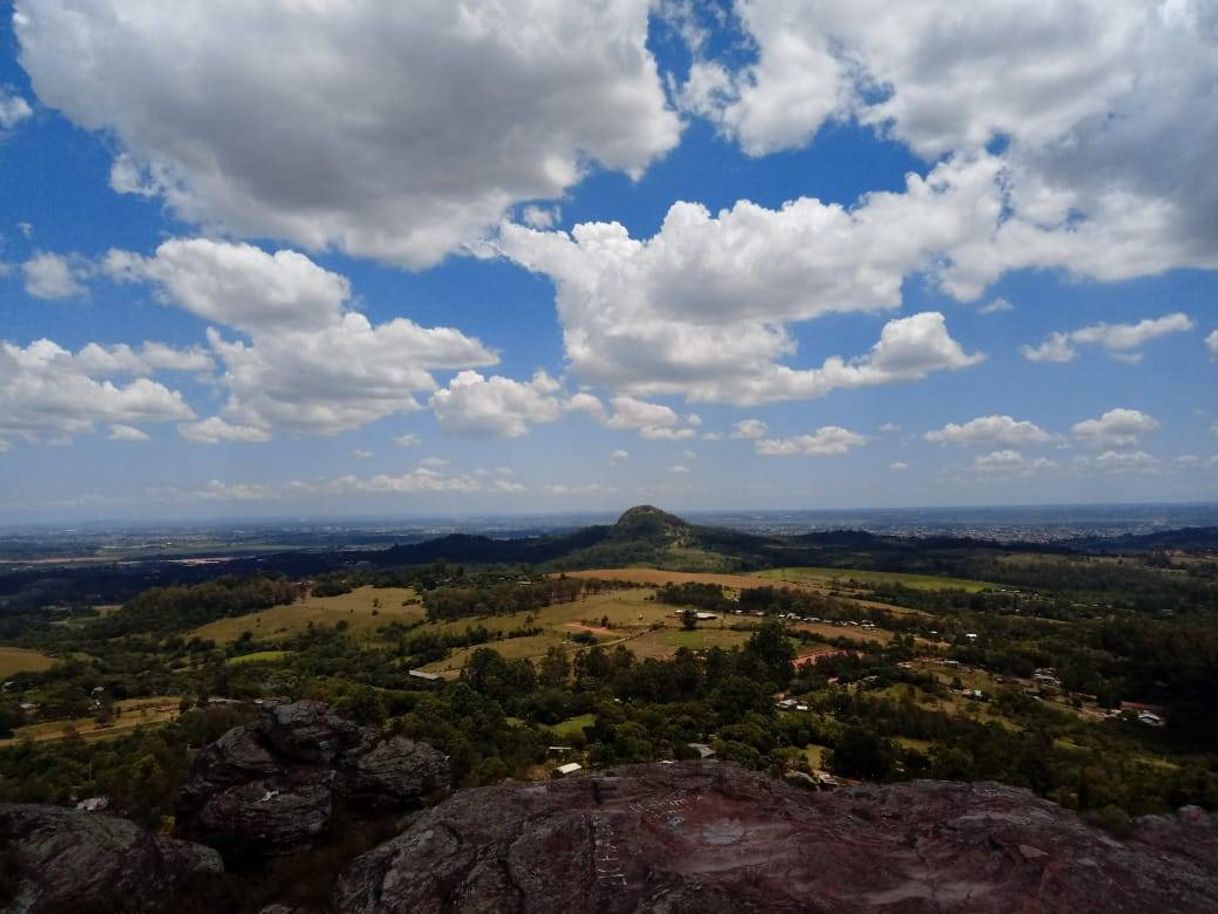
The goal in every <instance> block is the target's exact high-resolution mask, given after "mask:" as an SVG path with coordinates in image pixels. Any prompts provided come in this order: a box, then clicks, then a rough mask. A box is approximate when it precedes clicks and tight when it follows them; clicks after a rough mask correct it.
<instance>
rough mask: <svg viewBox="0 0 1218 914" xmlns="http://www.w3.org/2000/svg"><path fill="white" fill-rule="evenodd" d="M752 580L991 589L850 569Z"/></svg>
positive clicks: (766, 574) (761, 574)
mask: <svg viewBox="0 0 1218 914" xmlns="http://www.w3.org/2000/svg"><path fill="white" fill-rule="evenodd" d="M754 576H755V577H758V578H765V579H766V580H772V581H782V582H783V583H785V584H800V585H808V584H811V585H814V586H819V587H832V586H842V585H849V584H850V583H851V582H858V583H859V584H863V585H874V584H900V585H902V586H903V587H908V588H910V589H911V590H963V591H965V592H966V593H978V592H979V591H982V590H985V589H986V588H989V587H993V586H994V585H993V584H987V583H985V582H984V581H968V580H965V579H964V578H945V577H939V576H937V575H930V574H902V573H898V572H892V571H858V570H855V569H853V568H771V569H768V570H766V571H758V572H755V573H754Z"/></svg>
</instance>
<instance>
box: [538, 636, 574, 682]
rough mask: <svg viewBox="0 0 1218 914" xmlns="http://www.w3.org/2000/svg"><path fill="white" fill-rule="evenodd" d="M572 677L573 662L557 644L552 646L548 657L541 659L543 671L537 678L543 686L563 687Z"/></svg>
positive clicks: (547, 652)
mask: <svg viewBox="0 0 1218 914" xmlns="http://www.w3.org/2000/svg"><path fill="white" fill-rule="evenodd" d="M570 675H571V662H570V661H569V660H568V659H567V655H566V654H565V653H564V652H563V650H562V648H560V647H559V646H558V645H557V644H552V645H550V647H549V649H548V650H547V651H546V655H545V656H544V657H542V658H541V669H540V671H539V673H538V676H537V678H538V679H539V680H540V681H541V683H542V684H543V685H548V686H561V685H563V684H564V683H566V681H567V677H568V676H570Z"/></svg>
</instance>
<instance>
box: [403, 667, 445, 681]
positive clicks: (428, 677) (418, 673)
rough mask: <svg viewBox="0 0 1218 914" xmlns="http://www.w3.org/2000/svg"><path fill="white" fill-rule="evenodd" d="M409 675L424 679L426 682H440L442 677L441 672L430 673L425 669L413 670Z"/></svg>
mask: <svg viewBox="0 0 1218 914" xmlns="http://www.w3.org/2000/svg"><path fill="white" fill-rule="evenodd" d="M409 675H410V676H411V677H412V678H414V679H422V680H423V681H424V682H439V681H440V679H441V676H440V674H439V673H428V672H427V671H425V670H411V671H410V673H409Z"/></svg>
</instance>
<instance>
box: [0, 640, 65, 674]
mask: <svg viewBox="0 0 1218 914" xmlns="http://www.w3.org/2000/svg"><path fill="white" fill-rule="evenodd" d="M54 663H55V658H54V657H49V656H47V655H46V654H42V653H39V652H38V651H30V650H26V649H25V648H23V647H0V678H7V677H9V676H13V675H15V674H17V673H41V672H43V671H44V670H49V669H50V668H51V667H52V666H53V665H54Z"/></svg>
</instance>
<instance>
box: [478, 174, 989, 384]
mask: <svg viewBox="0 0 1218 914" xmlns="http://www.w3.org/2000/svg"><path fill="white" fill-rule="evenodd" d="M978 184H980V185H983V186H982V187H980V188H978V187H977V185H978ZM988 184H989V180H988V178H987V177H985V176H983V177H981V178H980V180H979V181H978V180H965V181H963V182H961V183H959V184H957V185H956V186H955V187H953V188H952V189H950V190H948V189H946V188H943V187H941V186H939V185H938V184H937V183H936V182H935V181H934V180H923V179H921V178H918V177H917V176H910V179H909V185H908V189H907V192H906V193H904V194H874V195H871V196H870V197H868V198H867V200H866V202H865V203H864V204H863V205H861V206H860V207H858V208H856V209H855V210H853V211H850V210H846V209H844V208H842V207H840V206H835V205H827V204H824V203H821V202H820V201H818V200H812V199H806V198H805V199H801V200H798V201H795V202H792V203H789V204H787V205H786V206H784V207H783V208H781V209H778V210H770V209H766V208H764V207H760V206H757V205H756V204H753V203H749V202H741V203H738V204H737V205H736V206H735V207H734V208H732V209H730V210H724V211H723V212H720V213H719V214H717V215H712V214H711V213H709V212H708V211H707V210H706V209H705V208H704V207H702V206H699V205H696V204H692V203H677V204H674V205H673V207H672V208H671V209H670V210H669V212H668V216H667V217H666V218H665V220H664V224H663V226H662V227H661V229H660V231H659V232H658V233H657V234H656V235H655V236H653V237H652V238H650V239H645V240H640V239H635V238H631V237H630V235H629V233H628V232H627V230H626V229H625V227H623V226H622V225H620V224H618V223H585V224H581V225H577V226H576V227H575V228H574V230H573V231H572V232H571V233H570V234H568V233H566V232H557V231H538V230H536V229H531V228H526V227H524V226H520V225H515V224H507V225H504V226H502V227H501V230H500V236H499V246H500V249H501V250H502V252H503V253H504V254H505V255H506V256H508V257H510V258H511V259H513V260H514V261H516V262H517V263H519V264H521V265H522V266H525V267H527V268H529V269H531V270H534V271H537V272H540V273H545V274H546V275H548V276H550V277H551V278H552V279H553V280H554V283H555V285H556V287H557V291H558V299H557V304H558V313H559V319H560V320H561V322H562V325H563V338H564V343H565V346H566V352H567V357H568V359H569V360H570V363H571V366H572V368H573V369H574V370H575V372H576V373H577V374H578V375H579V376H580V377H581V379H583V380H585V381H589V382H592V383H596V384H602V385H605V386H607V387H609V388H611V389H614V390H618V391H622V392H626V393H629V394H632V395H637V396H650V395H656V394H682V395H684V396H686V397H688V398H689V399H691V400H695V401H708V402H725V403H736V404H750V403H761V402H766V401H771V400H783V399H803V398H810V397H817V396H822V395H824V394H826V393H828V392H829V391H831V390H834V389H836V388H843V387H861V386H870V385H876V384H885V383H891V382H894V381H910V380H917V379H919V378H921V377H924V376H925V375H926V374H928V373H930V372H932V371H936V370H940V369H945V368H949V369H950V368H964V367H967V366H969V365H972V364H975V363H976V362H978V361H979V360H980V356H978V355H976V354H969V353H966V352H965V351H964V349H963V348H962V347H961V346H960V344H959V343H958V342H956V341H955V340H954V339H952V338H951V337H950V336H949V335H948V332H947V328H946V324H945V322H944V319H943V316H942V315H940V314H938V313H935V312H927V313H923V314H917V315H913V316H911V317H908V318H903V319H900V320H893V321H891V322H889V323H888V324H887V325H886V326H885V328H884V331H883V334H882V336H881V339H880V342H879V343H877V344H876V346H875V347H874V348H873V349H872V351H871V352H870V353H868V354H867V355H865V356H863V357H861V358H858V359H853V360H850V361H846V360H844V359H842V358H830V359H829V360H827V361H826V362H825V363H824V364H823V365H822V366H820V367H816V368H807V369H796V368H792V367H790V366H788V365H787V364H785V362H786V361H787V360H789V359H790V357H791V356H793V355H794V354H795V352H796V345H795V341H794V339H793V337H792V335H791V333H790V331H789V329H788V325H789V324H791V323H796V322H801V321H808V320H812V319H815V318H817V317H821V316H823V315H825V314H829V313H833V312H852V311H879V310H887V309H894V308H897V307H899V305H900V303H901V281H902V278H903V276H904V275H905V274H906V273H908V272H909V271H911V270H914V269H918V268H929V267H931V266H932V264H933V261H934V258H935V253H936V252H937V251H938V250H940V249H942V247H943V246H944V244H945V243H947V242H948V241H949V240H951V241H954V240H955V239H958V238H964V237H967V236H968V235H969V234H971V233H975V232H977V231H982V232H984V231H985V226H986V225H987V224H988V222H987V219H988V218H989V216H990V215H991V214H990V213H987V211H986V208H985V206H984V205H980V204H979V200H981V201H984V199H985V196H986V193H987V191H986V190H985V187H984V186H985V185H988ZM947 193H950V194H960V195H964V196H965V197H966V198H967V201H968V202H967V203H966V204H962V205H958V206H952V207H943V206H940V205H939V198H940V197H941V196H942V195H943V194H947ZM997 206H998V203H997V202H995V203H994V207H995V209H994V213H993V214H992V215H996V211H997Z"/></svg>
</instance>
